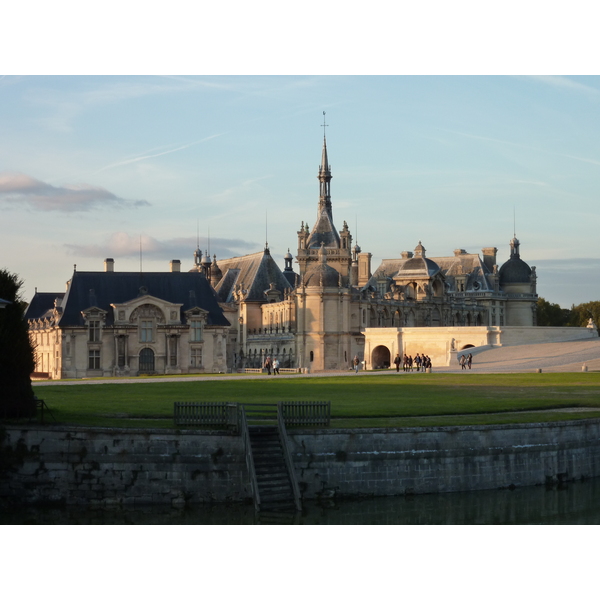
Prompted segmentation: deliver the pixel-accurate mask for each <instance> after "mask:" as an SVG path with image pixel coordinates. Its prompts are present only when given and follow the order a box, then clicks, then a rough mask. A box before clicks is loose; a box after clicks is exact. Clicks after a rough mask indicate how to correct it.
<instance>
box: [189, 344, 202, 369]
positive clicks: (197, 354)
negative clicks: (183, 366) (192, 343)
mask: <svg viewBox="0 0 600 600" xmlns="http://www.w3.org/2000/svg"><path fill="white" fill-rule="evenodd" d="M191 366H192V367H201V366H202V348H192V350H191Z"/></svg>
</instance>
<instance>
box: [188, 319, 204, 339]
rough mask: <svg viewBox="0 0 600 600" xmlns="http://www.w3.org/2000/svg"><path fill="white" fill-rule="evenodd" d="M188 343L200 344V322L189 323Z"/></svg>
mask: <svg viewBox="0 0 600 600" xmlns="http://www.w3.org/2000/svg"><path fill="white" fill-rule="evenodd" d="M190 341H191V342H201V341H202V322H201V321H192V322H191V323H190Z"/></svg>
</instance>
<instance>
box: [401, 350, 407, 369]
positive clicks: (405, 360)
mask: <svg viewBox="0 0 600 600" xmlns="http://www.w3.org/2000/svg"><path fill="white" fill-rule="evenodd" d="M402 370H403V371H405V372H406V371H408V356H406V354H405V355H404V356H403V358H402Z"/></svg>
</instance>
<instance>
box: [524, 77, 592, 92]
mask: <svg viewBox="0 0 600 600" xmlns="http://www.w3.org/2000/svg"><path fill="white" fill-rule="evenodd" d="M531 79H533V80H534V81H537V82H539V83H543V84H545V85H550V86H552V87H556V88H562V89H565V90H573V91H575V92H583V93H585V94H593V95H599V94H600V90H598V89H596V88H595V87H592V86H590V85H585V84H584V83H580V82H579V81H573V80H572V79H569V78H568V77H563V76H558V75H533V76H531Z"/></svg>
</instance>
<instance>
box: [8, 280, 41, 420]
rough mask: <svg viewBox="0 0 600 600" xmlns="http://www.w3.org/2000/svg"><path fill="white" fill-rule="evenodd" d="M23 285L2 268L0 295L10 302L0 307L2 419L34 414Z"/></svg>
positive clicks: (31, 349) (29, 342)
mask: <svg viewBox="0 0 600 600" xmlns="http://www.w3.org/2000/svg"><path fill="white" fill-rule="evenodd" d="M22 286H23V282H22V281H20V280H19V278H18V276H17V275H16V274H13V273H9V272H8V271H7V270H5V269H0V298H2V299H3V300H8V301H9V302H10V304H8V305H7V306H5V307H4V308H2V309H0V418H11V417H31V416H33V415H34V414H35V398H34V395H33V388H32V387H31V373H32V371H33V369H34V366H35V359H34V352H33V347H32V345H31V341H30V338H29V331H28V327H27V322H26V321H25V319H24V318H23V317H24V314H25V308H26V306H27V304H26V303H25V302H23V300H22V298H21V296H20V293H19V292H20V289H21V287H22Z"/></svg>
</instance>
